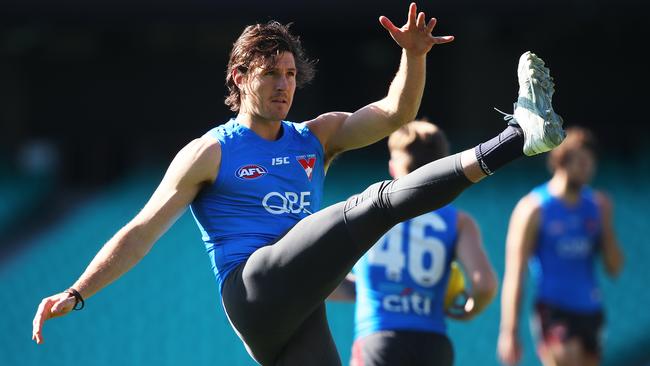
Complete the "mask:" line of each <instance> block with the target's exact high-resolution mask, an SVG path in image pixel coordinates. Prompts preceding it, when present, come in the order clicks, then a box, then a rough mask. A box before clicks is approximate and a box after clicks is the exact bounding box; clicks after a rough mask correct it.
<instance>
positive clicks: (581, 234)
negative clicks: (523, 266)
mask: <svg viewBox="0 0 650 366" xmlns="http://www.w3.org/2000/svg"><path fill="white" fill-rule="evenodd" d="M532 193H533V194H534V195H536V196H537V197H538V199H539V200H540V202H541V212H540V223H539V231H538V235H537V246H536V248H535V252H534V254H533V255H532V256H531V259H530V261H529V266H530V269H531V274H532V276H533V278H534V279H535V282H536V286H537V298H538V300H540V301H542V302H544V303H547V304H550V305H555V306H558V307H561V308H564V309H566V310H571V311H581V312H593V311H598V310H600V309H601V295H600V290H599V288H598V284H597V281H596V273H595V264H596V263H595V262H596V255H597V253H598V251H599V246H600V235H601V217H600V210H599V209H598V205H597V204H596V201H595V198H594V193H593V191H592V190H591V189H589V188H587V187H585V188H583V189H582V191H581V192H580V198H579V200H578V202H576V203H575V204H572V205H569V204H568V203H566V202H565V201H563V200H561V199H559V198H557V197H554V196H552V195H551V194H550V192H549V190H548V183H546V184H543V185H541V186H539V187H537V188H535V189H534V190H533V191H532Z"/></svg>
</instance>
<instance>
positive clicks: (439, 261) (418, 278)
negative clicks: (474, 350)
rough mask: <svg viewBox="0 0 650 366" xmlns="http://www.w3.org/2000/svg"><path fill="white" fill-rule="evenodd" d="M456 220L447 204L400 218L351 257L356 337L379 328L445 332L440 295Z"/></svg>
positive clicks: (453, 246) (442, 295)
mask: <svg viewBox="0 0 650 366" xmlns="http://www.w3.org/2000/svg"><path fill="white" fill-rule="evenodd" d="M457 221H458V212H457V210H456V209H455V208H454V207H452V206H446V207H443V208H441V209H439V210H436V211H434V212H430V213H427V214H424V215H421V216H418V217H416V218H414V219H411V220H408V221H404V222H402V223H400V224H398V225H396V226H394V227H393V228H392V229H391V230H390V231H388V232H387V233H386V234H385V235H384V236H383V237H382V238H381V239H380V240H379V241H378V242H377V243H376V244H375V245H374V246H373V247H372V248H371V249H370V250H369V251H368V252H367V253H366V254H365V255H364V256H363V257H362V258H361V259H360V260H359V261H358V262H357V264H356V265H355V266H354V269H353V272H354V274H355V277H356V290H357V304H356V309H355V338H356V339H358V338H361V337H364V336H367V335H369V334H371V333H374V332H377V331H381V330H412V331H423V332H433V333H440V334H445V333H446V325H445V314H444V299H445V292H446V290H447V282H448V278H449V271H450V264H451V261H452V259H453V258H454V255H455V250H456V236H457Z"/></svg>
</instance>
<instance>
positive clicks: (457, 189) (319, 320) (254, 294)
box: [222, 154, 472, 366]
mask: <svg viewBox="0 0 650 366" xmlns="http://www.w3.org/2000/svg"><path fill="white" fill-rule="evenodd" d="M470 185H472V183H471V182H470V181H469V180H468V179H467V178H466V177H465V175H464V174H463V171H462V167H461V163H460V154H456V155H452V156H449V157H446V158H443V159H440V160H437V161H434V162H432V163H429V164H427V165H425V166H423V167H421V168H419V169H417V170H415V171H414V172H412V173H410V174H408V175H406V176H404V177H402V178H400V179H396V180H392V181H383V182H379V183H375V184H373V185H371V186H370V187H368V188H367V189H366V190H365V191H364V192H362V193H360V194H358V195H356V196H353V197H351V198H350V199H348V200H347V201H346V202H340V203H337V204H335V205H332V206H330V207H327V208H325V209H323V210H321V211H319V212H317V213H315V214H313V215H311V216H308V217H307V218H305V219H303V220H301V221H300V222H298V223H297V224H296V225H295V226H294V227H293V228H292V229H291V230H290V231H289V232H287V233H286V234H285V235H284V236H282V237H281V238H279V239H278V240H277V241H276V242H275V243H274V244H273V245H269V246H266V247H263V248H260V249H258V250H257V251H256V252H254V253H253V254H252V255H251V256H250V258H249V259H248V261H246V262H245V263H243V264H242V265H240V266H239V267H238V268H237V269H236V270H234V271H233V272H231V274H230V275H229V276H228V278H227V279H226V281H225V283H224V286H223V292H222V295H223V302H224V307H225V309H226V312H227V314H228V317H229V319H230V321H231V323H232V324H233V327H234V328H235V329H236V331H237V332H238V334H239V336H240V337H241V338H242V340H243V341H244V342H245V344H246V346H247V349H248V351H249V353H250V354H251V356H253V357H254V358H255V359H256V360H257V361H258V362H260V363H261V364H263V365H315V366H318V365H323V366H329V365H340V364H341V361H340V359H339V356H338V353H337V351H336V347H335V345H334V342H333V340H332V336H331V334H330V332H329V328H328V325H327V319H326V316H325V311H324V304H323V302H324V300H325V298H326V297H327V296H328V295H329V294H330V293H331V292H332V291H333V290H334V289H335V288H336V286H337V285H338V284H339V283H340V282H341V280H342V279H343V278H344V277H345V275H346V274H347V273H348V272H349V271H350V269H351V268H352V266H353V265H354V264H355V263H356V262H357V260H358V259H359V258H360V257H361V256H362V255H363V253H365V252H366V251H367V250H368V249H369V248H370V247H371V246H372V245H373V244H374V243H375V242H376V241H377V240H378V239H379V238H380V237H381V235H383V234H384V233H385V232H386V231H388V230H389V229H390V228H391V227H393V226H394V225H395V224H397V223H399V222H401V221H403V220H406V219H409V218H412V217H416V216H419V215H421V214H423V213H426V212H429V211H432V210H435V209H438V208H440V207H442V206H444V205H446V204H448V203H450V202H451V201H452V200H453V199H454V198H456V197H457V196H458V195H459V194H460V193H461V192H462V191H463V190H464V189H466V188H467V187H469V186H470Z"/></svg>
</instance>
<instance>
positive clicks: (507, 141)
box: [474, 125, 524, 175]
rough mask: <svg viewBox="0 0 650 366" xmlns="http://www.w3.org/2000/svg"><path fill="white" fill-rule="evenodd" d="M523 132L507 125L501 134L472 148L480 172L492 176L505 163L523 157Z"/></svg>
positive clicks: (514, 126) (517, 127) (516, 127)
mask: <svg viewBox="0 0 650 366" xmlns="http://www.w3.org/2000/svg"><path fill="white" fill-rule="evenodd" d="M523 148H524V131H523V130H522V129H521V127H519V126H516V125H509V126H508V127H506V129H505V130H503V132H501V133H500V134H499V135H497V136H496V137H494V138H493V139H491V140H488V141H486V142H484V143H482V144H479V145H477V146H476V147H475V148H474V153H475V154H476V160H478V162H479V166H480V167H481V170H483V172H484V173H485V174H487V175H492V174H493V173H494V172H495V171H496V170H497V169H499V168H501V167H502V166H504V165H506V164H507V163H509V162H511V161H513V160H516V159H517V158H519V157H521V156H524V152H523Z"/></svg>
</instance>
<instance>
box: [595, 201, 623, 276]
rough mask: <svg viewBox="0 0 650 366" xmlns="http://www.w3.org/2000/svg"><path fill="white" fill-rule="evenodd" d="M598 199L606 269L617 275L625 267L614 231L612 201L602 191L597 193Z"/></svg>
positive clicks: (610, 273) (612, 274)
mask: <svg viewBox="0 0 650 366" xmlns="http://www.w3.org/2000/svg"><path fill="white" fill-rule="evenodd" d="M596 201H597V202H598V206H599V207H600V213H601V217H602V234H601V248H602V256H603V262H604V264H605V270H606V271H607V273H608V274H609V275H610V276H611V277H616V276H618V274H619V273H620V272H621V268H622V267H623V253H622V252H621V247H620V246H619V244H618V240H617V239H616V233H615V232H614V225H613V220H612V211H613V209H612V201H611V200H610V199H609V197H607V196H606V195H605V194H604V193H602V192H597V193H596Z"/></svg>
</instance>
